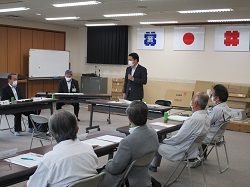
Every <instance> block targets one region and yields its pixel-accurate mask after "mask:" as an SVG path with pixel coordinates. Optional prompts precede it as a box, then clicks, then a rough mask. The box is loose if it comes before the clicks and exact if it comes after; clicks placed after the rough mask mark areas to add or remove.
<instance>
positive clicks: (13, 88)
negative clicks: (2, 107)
mask: <svg viewBox="0 0 250 187" xmlns="http://www.w3.org/2000/svg"><path fill="white" fill-rule="evenodd" d="M9 86H10V88H11V90H12V92H13V94H14V97H15V100H18V95H17V92H16V88H15V87H14V86H11V85H10V84H9Z"/></svg>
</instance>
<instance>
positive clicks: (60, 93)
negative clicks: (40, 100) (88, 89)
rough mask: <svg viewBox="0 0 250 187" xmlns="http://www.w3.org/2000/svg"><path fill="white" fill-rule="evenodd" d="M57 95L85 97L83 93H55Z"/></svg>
mask: <svg viewBox="0 0 250 187" xmlns="http://www.w3.org/2000/svg"><path fill="white" fill-rule="evenodd" d="M55 95H84V94H83V93H55Z"/></svg>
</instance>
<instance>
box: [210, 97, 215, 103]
mask: <svg viewBox="0 0 250 187" xmlns="http://www.w3.org/2000/svg"><path fill="white" fill-rule="evenodd" d="M211 101H212V102H213V104H216V101H215V100H214V96H212V97H211Z"/></svg>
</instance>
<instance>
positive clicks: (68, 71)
mask: <svg viewBox="0 0 250 187" xmlns="http://www.w3.org/2000/svg"><path fill="white" fill-rule="evenodd" d="M66 74H69V75H73V72H72V71H71V70H69V69H68V70H66V71H65V75H66Z"/></svg>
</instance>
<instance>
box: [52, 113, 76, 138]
mask: <svg viewBox="0 0 250 187" xmlns="http://www.w3.org/2000/svg"><path fill="white" fill-rule="evenodd" d="M49 131H50V132H51V133H52V135H53V137H54V138H55V139H56V141H57V143H59V142H61V141H64V140H75V139H76V138H77V135H76V134H77V131H78V126H77V120H76V116H75V115H74V114H71V113H70V112H68V111H66V110H58V111H57V112H55V113H54V114H53V115H52V116H51V117H50V118H49Z"/></svg>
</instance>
